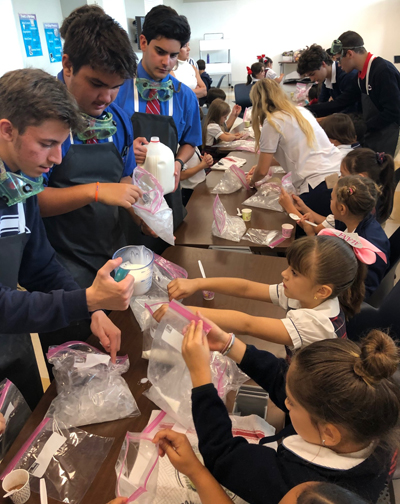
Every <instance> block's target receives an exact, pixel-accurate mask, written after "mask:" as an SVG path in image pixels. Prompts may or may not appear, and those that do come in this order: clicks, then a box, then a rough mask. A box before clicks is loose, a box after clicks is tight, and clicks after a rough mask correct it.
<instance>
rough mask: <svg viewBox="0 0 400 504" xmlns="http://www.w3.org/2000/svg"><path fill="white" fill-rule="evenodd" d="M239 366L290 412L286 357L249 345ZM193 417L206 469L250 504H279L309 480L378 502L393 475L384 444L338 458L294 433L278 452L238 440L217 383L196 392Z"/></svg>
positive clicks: (388, 452) (331, 452) (287, 438)
mask: <svg viewBox="0 0 400 504" xmlns="http://www.w3.org/2000/svg"><path fill="white" fill-rule="evenodd" d="M239 367H240V369H241V370H242V371H244V372H245V373H246V374H247V375H248V376H250V377H251V378H252V379H253V380H255V381H256V382H257V383H258V385H260V386H261V387H262V388H263V389H264V390H266V391H267V392H268V393H269V396H270V398H271V400H272V401H273V402H274V403H275V404H276V405H277V406H278V408H280V409H281V410H282V411H284V412H285V413H288V410H287V408H286V406H285V399H286V392H285V385H286V371H287V368H288V365H287V363H286V361H285V360H284V359H278V358H277V357H275V356H274V355H272V354H271V353H269V352H265V351H262V350H258V349H256V348H255V347H254V346H250V345H248V346H247V349H246V352H245V354H244V357H243V359H242V362H241V364H240V365H239ZM192 413H193V420H194V424H195V427H196V432H197V435H198V438H199V449H200V452H201V454H202V456H203V459H204V463H205V465H206V467H207V468H208V469H209V471H210V472H211V474H212V475H213V476H214V477H215V478H216V479H217V480H218V481H219V483H221V484H222V485H223V486H225V487H226V488H227V489H228V490H230V491H231V492H234V493H235V494H237V495H238V496H240V497H241V498H242V499H244V500H245V501H246V502H248V503H250V504H265V503H266V502H271V503H272V504H276V503H278V502H279V501H280V500H281V499H282V497H283V496H284V495H285V494H286V493H287V492H288V491H289V490H290V489H291V488H293V487H295V486H296V485H298V484H300V483H304V482H306V481H326V482H330V483H336V484H338V485H340V486H342V487H344V488H347V489H349V490H351V491H353V492H355V493H356V494H359V495H360V496H362V497H364V498H365V499H366V500H367V501H368V502H376V501H377V499H378V496H379V494H380V492H381V491H382V490H383V488H384V486H385V482H386V480H387V479H388V476H389V473H390V471H391V468H390V465H391V460H392V453H391V452H390V451H385V450H384V449H383V448H381V447H380V446H378V447H376V448H374V446H373V445H370V446H369V447H367V448H366V449H364V450H361V451H358V452H355V453H347V454H337V453H335V452H333V451H332V450H330V449H329V448H325V447H323V446H317V445H312V444H310V443H308V442H306V441H305V440H304V439H302V438H300V436H298V435H291V436H288V437H286V438H285V439H284V440H283V443H282V444H281V445H279V446H278V449H277V450H276V451H275V449H273V448H270V447H268V446H262V445H257V444H250V443H248V442H247V440H246V439H244V438H243V437H240V436H239V437H233V435H232V422H231V420H230V418H229V415H228V412H227V409H226V406H225V405H224V403H223V402H222V400H221V399H220V398H219V397H218V393H217V391H216V389H215V387H214V385H213V384H207V385H203V386H201V387H196V388H194V389H193V390H192ZM265 441H267V439H265V440H264V442H265ZM261 443H263V440H261ZM393 470H394V469H393Z"/></svg>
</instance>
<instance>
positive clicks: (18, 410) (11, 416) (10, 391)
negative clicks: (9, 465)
mask: <svg viewBox="0 0 400 504" xmlns="http://www.w3.org/2000/svg"><path fill="white" fill-rule="evenodd" d="M0 413H1V414H2V415H3V416H4V420H5V422H6V430H5V431H4V432H3V434H0V462H1V461H2V460H3V458H4V456H5V454H6V453H7V452H8V449H9V448H10V446H11V445H12V444H13V442H14V440H15V438H16V437H17V436H18V434H19V433H20V431H21V429H22V427H23V426H24V425H25V422H26V421H27V420H28V418H29V416H30V414H31V410H30V408H29V406H28V404H27V403H26V401H25V399H24V397H23V395H22V394H21V392H20V391H19V390H18V388H17V387H16V386H15V385H14V384H13V383H12V382H11V381H10V380H7V379H5V380H3V381H2V382H0Z"/></svg>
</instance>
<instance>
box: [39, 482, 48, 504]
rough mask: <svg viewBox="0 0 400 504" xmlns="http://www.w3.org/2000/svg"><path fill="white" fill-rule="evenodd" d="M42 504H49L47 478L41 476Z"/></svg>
mask: <svg viewBox="0 0 400 504" xmlns="http://www.w3.org/2000/svg"><path fill="white" fill-rule="evenodd" d="M40 504H48V500H47V488H46V480H45V479H44V478H40Z"/></svg>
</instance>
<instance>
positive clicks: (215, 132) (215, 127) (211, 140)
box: [206, 123, 224, 146]
mask: <svg viewBox="0 0 400 504" xmlns="http://www.w3.org/2000/svg"><path fill="white" fill-rule="evenodd" d="M223 133H224V131H222V128H221V126H220V125H219V124H217V123H210V124H208V125H207V136H206V145H208V146H210V145H214V144H215V143H217V141H218V138H219V137H220V136H221V135H222V134H223Z"/></svg>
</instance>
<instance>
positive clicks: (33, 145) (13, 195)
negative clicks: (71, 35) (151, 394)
mask: <svg viewBox="0 0 400 504" xmlns="http://www.w3.org/2000/svg"><path fill="white" fill-rule="evenodd" d="M79 126H81V119H80V116H79V112H78V108H77V105H76V102H75V100H74V99H73V98H72V96H71V95H70V94H69V93H68V91H67V88H66V87H65V86H64V84H62V83H61V82H59V81H57V80H56V79H54V77H52V76H51V75H49V74H47V73H45V72H43V71H42V70H35V69H24V70H16V71H14V72H9V73H6V74H5V75H3V76H2V77H1V78H0V333H1V334H0V380H2V379H4V378H9V379H10V380H11V381H12V382H14V383H15V384H16V385H17V387H18V388H19V389H20V391H21V392H22V394H23V395H24V397H25V399H26V400H27V402H28V404H29V405H30V407H31V408H33V407H35V405H36V404H37V402H38V401H39V399H40V397H41V395H42V393H43V389H42V386H41V381H40V376H39V372H38V369H37V365H36V360H35V355H34V352H33V347H32V343H31V338H30V335H29V333H30V332H39V331H50V330H56V329H59V328H62V327H65V326H68V325H69V324H70V323H71V322H74V321H79V320H82V319H90V318H91V330H92V332H93V334H95V335H96V336H97V337H98V338H99V339H100V341H101V343H102V345H103V346H104V348H105V349H106V350H107V351H109V352H110V353H111V356H112V358H113V359H115V356H116V353H117V351H118V350H119V345H120V336H121V334H120V331H119V329H118V328H117V327H115V325H114V324H113V323H112V322H111V321H110V320H109V319H108V317H107V316H106V315H105V313H104V312H103V311H99V310H101V309H109V310H124V309H126V308H127V306H128V305H129V300H130V297H131V294H132V291H133V282H132V279H131V278H127V279H125V280H126V281H125V280H124V281H123V282H119V283H117V282H115V281H114V280H113V279H112V278H111V276H110V273H111V271H112V270H113V269H114V268H115V267H116V266H118V264H119V263H120V260H119V261H117V260H114V261H109V262H108V263H107V264H105V266H104V267H103V268H102V269H101V270H100V271H99V272H98V274H97V276H96V278H95V280H94V282H93V284H92V285H91V286H89V287H88V288H87V289H81V288H80V287H79V286H78V285H77V284H76V283H75V281H74V280H73V278H72V276H71V275H70V274H69V273H68V272H67V271H66V270H65V269H64V268H63V267H62V266H61V265H60V263H59V262H58V261H57V260H56V255H55V252H54V250H53V248H52V247H51V245H50V243H49V242H48V239H47V237H46V232H45V230H44V226H43V223H42V220H41V218H40V214H39V207H38V202H37V197H36V195H35V194H36V193H39V192H40V191H41V190H42V178H41V177H42V175H43V174H44V173H46V172H48V171H49V170H50V168H51V166H52V165H53V164H59V163H60V162H61V146H62V144H63V142H64V140H65V139H66V138H67V137H68V136H69V133H70V128H73V129H75V128H77V127H79ZM15 187H18V188H19V190H17V189H15ZM12 188H14V190H13V189H12ZM17 284H20V285H21V286H22V287H25V289H26V290H25V291H21V290H17Z"/></svg>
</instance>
